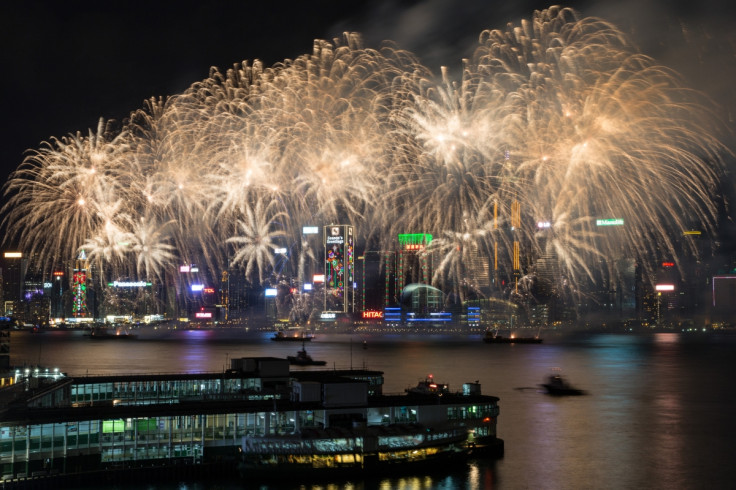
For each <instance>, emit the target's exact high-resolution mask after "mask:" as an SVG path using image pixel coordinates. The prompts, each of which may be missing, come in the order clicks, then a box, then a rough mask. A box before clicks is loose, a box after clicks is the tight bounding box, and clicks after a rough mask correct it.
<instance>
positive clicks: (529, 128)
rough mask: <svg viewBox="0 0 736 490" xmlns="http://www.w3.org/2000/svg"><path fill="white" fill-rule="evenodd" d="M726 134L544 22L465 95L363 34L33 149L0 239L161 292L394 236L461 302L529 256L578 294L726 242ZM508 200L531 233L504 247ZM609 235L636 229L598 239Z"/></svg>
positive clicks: (603, 50)
mask: <svg viewBox="0 0 736 490" xmlns="http://www.w3.org/2000/svg"><path fill="white" fill-rule="evenodd" d="M718 134H719V126H718V122H717V120H716V118H714V117H713V114H712V113H711V112H710V105H709V103H708V102H707V101H706V100H704V98H703V97H702V96H701V95H700V94H698V93H697V92H695V91H692V90H690V89H688V88H687V87H686V86H685V85H684V84H683V83H682V81H681V80H680V79H679V77H678V76H677V74H676V73H674V72H672V71H671V70H669V69H667V68H666V67H662V66H659V65H657V64H656V63H655V62H654V60H652V59H650V58H648V57H646V56H644V55H642V54H640V53H639V52H638V51H637V50H636V48H635V47H634V46H632V45H631V44H630V43H629V41H628V40H627V38H626V36H624V35H623V34H622V33H621V32H620V31H619V30H618V29H616V28H615V27H614V26H612V25H611V24H609V23H607V22H605V21H603V20H600V19H592V18H582V19H581V18H579V17H578V15H577V13H576V12H574V11H572V10H570V9H564V8H558V7H553V8H550V9H548V10H544V11H538V12H535V13H534V15H533V17H532V18H531V19H530V20H524V21H522V22H521V23H520V24H518V25H514V24H509V25H508V26H507V27H506V28H505V29H500V30H487V31H484V32H482V33H481V34H480V36H479V43H478V47H477V49H476V51H475V52H474V54H473V56H472V57H471V58H470V59H468V60H464V62H463V70H462V75H461V76H460V78H459V80H454V79H452V77H450V75H449V74H448V73H447V72H446V71H445V70H442V72H441V74H440V76H439V77H435V76H434V75H433V72H432V71H431V70H430V69H428V68H426V67H424V66H422V65H421V64H420V63H419V62H418V60H417V58H416V57H415V56H413V55H412V54H411V53H407V52H405V51H402V50H400V49H398V48H397V47H395V46H393V45H391V44H388V43H387V44H385V45H383V46H382V47H380V48H379V49H368V48H365V47H364V46H363V45H362V41H361V39H360V37H359V36H358V35H357V34H346V35H344V36H343V37H342V38H340V39H336V40H333V41H332V42H328V41H320V40H318V41H315V43H314V48H313V51H312V53H311V54H307V55H303V56H300V57H297V58H296V59H293V60H285V61H284V62H283V63H279V64H276V65H274V66H272V67H269V68H264V67H263V66H262V64H261V63H260V62H258V61H256V62H253V63H247V62H243V63H242V64H238V65H234V66H233V67H232V68H231V69H229V70H227V71H225V72H221V71H219V70H217V69H213V70H212V71H211V74H210V77H209V78H207V79H206V80H203V81H200V82H197V83H195V84H193V85H192V86H191V87H190V88H189V89H188V90H187V91H185V92H184V93H182V94H179V95H175V96H172V97H170V98H167V99H151V100H149V101H147V102H146V105H145V107H144V108H143V109H141V110H138V111H135V112H133V113H132V114H131V116H130V118H129V119H128V120H127V121H126V124H125V125H124V128H123V130H121V131H118V132H113V131H111V128H110V127H109V125H107V124H104V123H103V122H101V123H100V125H99V126H98V128H97V131H96V132H90V133H89V135H87V136H83V135H81V134H76V135H69V136H66V137H62V138H59V139H52V140H51V141H50V142H47V143H44V144H43V145H42V147H41V148H40V149H38V150H35V151H33V152H31V153H30V154H29V156H28V157H27V158H26V159H25V160H24V162H23V163H22V164H21V165H20V167H19V168H18V169H17V170H16V171H15V173H14V174H13V175H12V176H11V178H10V180H9V181H8V183H7V185H6V188H5V192H6V194H7V195H8V201H7V204H6V205H5V207H4V209H3V211H4V216H5V218H4V222H3V224H4V226H5V228H6V236H7V237H13V239H14V240H16V241H17V243H18V245H19V246H20V247H21V248H22V249H24V251H25V250H27V251H28V252H29V253H31V254H36V255H37V256H38V257H40V258H41V260H42V262H43V264H45V265H46V266H50V265H51V264H54V263H55V262H57V261H58V260H60V259H63V258H70V257H74V256H75V255H76V253H78V251H79V250H80V249H81V248H83V247H84V248H86V249H89V252H90V254H91V256H92V258H93V259H94V260H95V261H96V263H97V264H98V267H99V268H100V269H105V268H106V270H109V271H110V272H111V273H115V274H128V275H137V276H147V277H157V278H161V280H164V279H163V278H165V277H166V275H167V274H170V273H173V270H174V265H175V264H176V263H177V262H184V263H194V262H202V263H206V264H207V266H208V268H209V269H210V270H211V272H212V274H213V275H217V274H219V271H222V270H224V269H226V268H228V267H230V266H232V265H237V266H241V267H242V268H243V269H244V273H245V274H246V276H248V278H250V279H252V280H253V281H254V282H255V281H256V278H257V280H258V281H263V280H264V278H265V277H266V276H267V275H268V273H269V269H272V268H273V265H274V262H273V260H274V256H273V251H274V249H275V248H276V247H277V246H286V247H289V248H290V249H301V248H302V247H301V246H300V240H301V239H300V227H301V226H302V225H304V224H324V225H327V224H330V223H338V222H346V223H350V224H353V225H355V226H356V228H357V229H358V230H359V231H360V234H361V235H362V236H363V237H365V241H366V242H367V243H369V244H370V245H371V246H377V247H383V248H385V249H390V248H394V247H395V245H394V242H395V237H396V234H397V233H399V232H407V231H414V232H421V233H431V234H434V235H435V236H439V237H440V239H438V241H437V244H436V245H435V246H434V247H432V248H431V249H430V252H433V253H435V254H436V255H437V256H438V257H437V259H436V260H435V263H437V264H438V268H437V270H436V271H435V274H434V279H435V283H436V285H438V286H440V287H442V288H443V289H444V290H445V291H450V290H452V288H455V290H456V291H460V289H458V288H461V286H462V285H463V284H467V281H466V279H467V274H468V271H467V270H465V269H464V267H463V266H462V264H464V263H465V262H466V260H465V259H466V258H467V255H468V254H474V255H478V254H479V255H481V256H485V257H486V259H489V258H490V257H493V258H494V259H493V261H494V262H495V261H496V260H497V259H496V257H501V260H502V261H505V262H511V261H512V260H513V257H514V256H515V255H514V254H515V252H514V247H517V246H518V244H519V243H521V244H523V246H524V247H525V248H526V250H527V251H526V252H525V257H527V261H528V263H526V264H525V266H524V267H525V268H527V269H530V270H531V269H533V265H534V264H533V263H534V261H535V257H540V256H542V255H544V256H545V260H546V261H549V260H554V261H556V268H557V270H560V271H563V272H562V273H561V278H562V280H564V282H566V283H568V284H570V283H575V282H578V281H580V280H582V279H583V278H592V276H593V274H592V270H591V267H592V266H591V264H592V263H593V262H594V260H595V259H596V258H598V257H631V258H639V257H651V256H655V257H656V256H659V255H667V256H671V257H680V256H681V255H682V254H683V253H684V252H686V251H687V250H683V248H682V246H681V244H680V243H679V242H678V240H677V237H676V235H678V234H679V232H680V231H681V230H683V229H687V228H689V227H690V226H691V224H693V223H697V224H698V226H700V227H703V228H704V229H705V230H710V231H712V230H713V228H714V226H715V223H716V214H717V202H716V200H715V199H714V198H713V194H714V192H715V191H714V189H716V187H717V185H718V183H719V182H718V181H719V178H720V177H721V170H722V163H721V162H722V157H723V155H724V154H725V153H726V151H727V150H726V148H725V147H724V145H723V144H722V143H721V140H720V139H719V137H718ZM512 203H514V204H513V206H518V208H517V209H520V210H521V218H520V219H521V221H522V222H523V223H524V225H518V226H515V227H514V228H515V229H514V230H513V233H510V232H509V231H508V230H509V228H510V227H511V225H512V224H513V223H512V221H511V220H510V216H511V210H512ZM611 217H615V218H621V219H623V220H624V221H625V223H626V226H625V227H623V228H622V229H620V230H619V233H613V234H602V233H600V232H599V231H598V230H597V228H596V226H595V223H596V219H597V218H611ZM539 221H544V222H549V223H550V227H549V229H548V230H547V231H546V232H544V233H540V232H539V231H538V230H537V229H536V226H535V224H536V223H537V222H539ZM526 223H529V226H527V225H526ZM502 230H504V231H502ZM673 230H675V233H674V234H673ZM293 256H295V257H300V259H299V260H300V261H301V260H302V259H303V260H307V259H308V258H307V257H306V256H303V254H299V253H296V254H293ZM126 261H130V264H131V265H128V266H125V265H124V264H125V263H126ZM486 262H488V261H486ZM645 264H646V262H645ZM126 267H127V268H126ZM290 267H291V269H293V272H294V273H296V274H299V273H300V272H299V271H301V270H302V269H303V264H302V263H301V262H300V263H299V264H293V265H291V266H290ZM506 269H510V268H509V267H507V268H506ZM462 287H463V288H464V287H465V286H462Z"/></svg>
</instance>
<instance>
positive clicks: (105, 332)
mask: <svg viewBox="0 0 736 490" xmlns="http://www.w3.org/2000/svg"><path fill="white" fill-rule="evenodd" d="M88 336H89V338H91V339H94V340H106V339H110V340H135V339H137V338H138V335H136V334H134V333H132V332H130V330H128V329H125V328H102V327H95V328H93V329H92V330H90V332H89V334H88Z"/></svg>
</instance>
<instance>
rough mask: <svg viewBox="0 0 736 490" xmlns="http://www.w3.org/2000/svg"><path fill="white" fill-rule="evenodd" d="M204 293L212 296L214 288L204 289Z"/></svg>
mask: <svg viewBox="0 0 736 490" xmlns="http://www.w3.org/2000/svg"><path fill="white" fill-rule="evenodd" d="M204 292H205V293H207V294H214V293H215V288H204Z"/></svg>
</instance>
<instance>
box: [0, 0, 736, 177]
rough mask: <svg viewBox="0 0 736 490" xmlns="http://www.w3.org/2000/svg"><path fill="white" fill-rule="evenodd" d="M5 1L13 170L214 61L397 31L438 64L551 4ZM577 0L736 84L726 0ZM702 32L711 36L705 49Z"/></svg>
mask: <svg viewBox="0 0 736 490" xmlns="http://www.w3.org/2000/svg"><path fill="white" fill-rule="evenodd" d="M730 3H731V2H724V3H723V5H730ZM0 4H1V5H0V36H1V38H0V39H1V40H2V49H1V50H0V56H1V57H2V67H3V75H2V77H0V78H1V82H0V83H2V90H1V91H0V93H2V97H3V101H2V109H3V110H2V120H3V129H2V133H1V134H2V137H1V138H0V182H5V179H6V177H7V174H8V173H9V172H10V171H11V170H13V169H14V168H16V167H17V166H18V165H19V164H20V163H21V161H22V159H23V154H24V151H25V150H26V149H29V148H38V147H39V146H40V142H41V141H44V140H47V139H49V138H50V137H51V136H56V137H60V136H64V135H66V134H69V133H74V132H76V131H82V132H85V133H86V132H87V130H88V129H89V128H90V127H95V126H96V124H97V121H98V119H99V118H100V117H104V118H106V119H117V120H121V119H123V118H125V117H126V116H127V115H128V114H129V113H130V112H131V111H133V110H135V109H137V108H139V107H141V106H142V103H143V100H145V99H147V98H149V97H152V96H164V95H171V94H175V93H179V92H181V91H183V90H184V89H186V88H187V87H188V86H189V85H190V84H192V83H193V82H195V81H197V80H201V79H203V78H206V77H207V75H208V72H209V68H210V66H218V67H220V68H223V69H224V68H227V67H229V66H231V65H232V64H234V63H237V62H240V61H243V60H253V59H255V58H257V59H260V60H262V61H264V62H265V64H266V65H268V66H270V65H272V64H274V63H276V62H279V61H282V60H283V59H285V58H294V57H296V56H299V55H300V54H304V53H308V52H310V51H311V45H312V41H313V40H314V39H315V38H320V39H331V38H333V37H335V36H339V35H340V34H341V33H342V32H343V31H359V32H361V33H362V34H363V36H364V39H365V44H366V45H367V46H369V47H377V46H378V45H379V43H380V41H381V40H383V39H391V40H393V41H396V42H397V43H398V45H399V46H400V47H402V48H405V49H407V50H409V51H412V52H414V53H416V54H417V55H419V56H420V57H421V58H422V60H423V61H424V63H425V64H426V65H427V66H429V67H430V68H431V69H433V70H434V71H438V69H439V67H440V66H441V65H453V64H459V60H460V59H461V58H462V57H463V56H469V55H470V54H471V53H472V48H473V45H474V43H476V42H477V37H478V34H479V33H480V32H481V30H483V29H485V28H503V26H504V25H505V24H506V23H507V22H509V21H514V22H518V20H519V19H521V18H529V17H530V16H531V13H532V11H533V10H534V9H535V8H546V7H548V6H549V5H550V3H544V2H535V1H523V0H521V1H507V2H498V1H493V0H428V1H400V2H390V1H383V0H374V1H363V0H349V1H344V0H343V1H312V2H278V1H271V2H256V1H252V0H236V1H216V0H211V1H208V2H203V1H198V2H194V1H190V0H179V1H176V2H173V1H157V0H149V1H147V2H139V1H125V2H105V1H96V2H88V1H59V0H49V1H32V0H29V1H3V2H0ZM295 4H296V6H294V5H295ZM499 4H503V5H504V6H499ZM564 5H566V6H571V7H574V8H577V9H578V10H579V11H580V12H582V13H583V14H585V15H595V16H600V17H604V18H606V19H608V20H611V21H613V22H614V23H616V24H618V25H619V26H621V27H622V28H623V29H624V30H626V31H627V32H630V33H631V34H632V36H633V37H634V41H635V42H636V43H637V44H639V45H640V47H641V48H642V51H644V52H645V53H647V54H651V55H653V56H655V57H657V58H658V59H661V60H662V61H663V62H664V63H665V64H670V65H674V67H675V68H677V69H678V70H680V71H682V72H683V73H685V74H686V76H687V77H688V78H691V79H692V81H693V83H694V84H696V85H699V87H697V88H702V89H704V90H708V91H710V92H711V93H713V94H715V96H716V97H721V96H726V95H728V96H730V95H731V92H733V91H734V90H733V89H732V88H731V87H732V86H733V83H734V77H733V76H730V75H733V74H734V71H735V70H734V65H735V64H736V61H735V60H734V53H736V49H734V46H735V45H734V41H736V36H734V26H735V25H736V20H735V17H734V11H736V9H734V8H733V7H731V6H723V5H722V4H721V3H720V2H718V1H716V0H701V1H695V2H692V1H690V2H684V1H680V0H677V1H664V0H663V1H661V2H657V1H653V0H646V1H638V0H627V1H625V2H618V1H611V2H608V3H597V4H593V3H591V2H583V1H579V0H578V1H573V2H569V3H566V4H564ZM663 5H664V6H663ZM703 40H707V44H708V46H706V47H702V45H701V44H700V43H701V41H703ZM730 104H731V101H730V100H729V101H727V102H725V101H724V103H723V105H724V106H727V105H730Z"/></svg>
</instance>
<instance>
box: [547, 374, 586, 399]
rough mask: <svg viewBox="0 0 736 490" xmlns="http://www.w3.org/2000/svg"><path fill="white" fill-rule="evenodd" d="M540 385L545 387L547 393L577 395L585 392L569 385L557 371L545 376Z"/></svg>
mask: <svg viewBox="0 0 736 490" xmlns="http://www.w3.org/2000/svg"><path fill="white" fill-rule="evenodd" d="M541 386H542V388H544V389H545V391H546V393H547V394H548V395H554V396H577V395H584V394H585V392H584V391H583V390H580V389H578V388H575V387H573V386H572V385H570V383H568V382H567V380H565V378H563V377H562V375H561V374H559V373H553V374H550V375H549V376H547V379H546V382H545V383H542V385H541Z"/></svg>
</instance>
